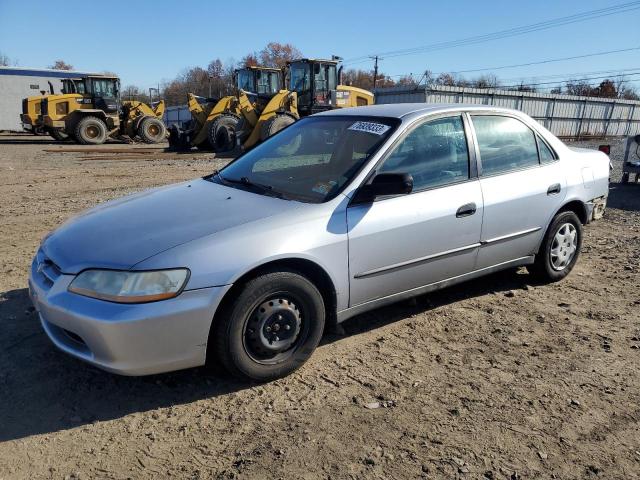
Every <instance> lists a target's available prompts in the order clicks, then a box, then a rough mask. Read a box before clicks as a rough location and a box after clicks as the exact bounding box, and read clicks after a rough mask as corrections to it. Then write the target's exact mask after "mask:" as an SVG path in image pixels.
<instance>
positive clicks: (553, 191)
mask: <svg viewBox="0 0 640 480" xmlns="http://www.w3.org/2000/svg"><path fill="white" fill-rule="evenodd" d="M558 193H560V184H559V183H554V184H553V185H551V186H550V187H549V188H547V195H556V194H558Z"/></svg>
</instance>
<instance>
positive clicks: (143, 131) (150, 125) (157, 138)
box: [136, 117, 167, 143]
mask: <svg viewBox="0 0 640 480" xmlns="http://www.w3.org/2000/svg"><path fill="white" fill-rule="evenodd" d="M136 133H137V134H138V136H139V137H140V139H141V140H142V141H143V142H144V143H160V142H164V141H165V139H166V138H167V128H166V127H165V126H164V123H163V122H162V120H160V119H159V118H155V117H145V118H143V119H142V121H141V122H140V125H139V126H138V130H137V132H136Z"/></svg>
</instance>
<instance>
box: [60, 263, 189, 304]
mask: <svg viewBox="0 0 640 480" xmlns="http://www.w3.org/2000/svg"><path fill="white" fill-rule="evenodd" d="M188 278H189V270H187V269H186V268H177V269H174V270H155V271H149V272H126V271H118V270H85V271H84V272H82V273H80V274H79V275H78V276H77V277H76V278H74V279H73V281H72V282H71V285H69V291H70V292H73V293H77V294H78V295H84V296H85V297H92V298H98V299H100V300H107V301H110V302H118V303H143V302H155V301H158V300H166V299H167V298H172V297H175V296H177V295H179V294H180V292H181V291H182V289H183V288H184V286H185V284H186V283H187V279H188Z"/></svg>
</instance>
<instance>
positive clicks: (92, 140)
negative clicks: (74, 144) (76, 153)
mask: <svg viewBox="0 0 640 480" xmlns="http://www.w3.org/2000/svg"><path fill="white" fill-rule="evenodd" d="M74 131H75V137H76V140H77V141H78V143H81V144H82V145H100V144H102V143H104V142H105V141H106V140H107V133H108V130H107V125H106V124H105V123H104V122H103V121H102V120H100V119H99V118H98V117H92V116H89V117H84V118H83V119H82V120H80V121H79V122H78V124H77V125H76V127H75V129H74Z"/></svg>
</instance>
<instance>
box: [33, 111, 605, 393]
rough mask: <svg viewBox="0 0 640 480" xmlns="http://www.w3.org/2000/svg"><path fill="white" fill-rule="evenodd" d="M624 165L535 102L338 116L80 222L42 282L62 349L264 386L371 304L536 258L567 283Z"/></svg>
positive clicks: (133, 366)
mask: <svg viewBox="0 0 640 480" xmlns="http://www.w3.org/2000/svg"><path fill="white" fill-rule="evenodd" d="M608 175H609V160H608V158H607V156H606V155H605V154H603V153H601V152H597V151H591V150H579V149H572V148H568V147H567V146H565V145H564V144H563V143H562V142H561V141H559V140H558V139H557V138H556V137H554V136H553V135H552V134H551V133H550V132H548V131H547V130H546V129H545V128H543V127H542V126H541V125H540V124H538V123H537V122H535V121H534V120H532V119H531V118H529V117H528V116H526V115H524V114H522V113H520V112H517V111H512V110H507V109H498V108H490V107H486V106H465V105H427V104H401V105H377V106H371V107H359V108H354V109H343V110H340V111H331V112H325V113H322V114H318V115H313V116H311V117H308V118H306V119H303V120H301V121H299V122H296V123H295V124H293V125H292V126H290V127H288V128H286V129H285V130H283V131H282V132H281V133H279V134H277V135H276V136H274V137H273V138H271V139H269V140H268V141H266V142H264V143H263V144H261V145H260V146H258V147H257V148H255V149H253V150H251V151H249V152H248V153H246V154H244V155H242V156H241V157H239V158H238V159H236V160H235V161H233V162H231V163H230V164H229V165H228V166H226V167H225V168H224V169H222V170H221V171H219V172H213V173H212V174H211V175H209V176H207V177H204V178H199V179H195V180H192V181H189V182H184V183H180V184H176V185H170V186H166V187H161V188H156V189H153V190H149V191H145V192H142V193H138V194H135V195H132V196H128V197H125V198H122V199H119V200H115V201H111V202H107V203H105V204H103V205H100V206H98V207H95V208H93V209H92V210H89V211H87V212H85V213H83V214H82V215H80V216H78V217H76V218H74V219H72V220H70V221H68V222H67V223H65V224H64V225H62V226H61V227H60V228H58V229H57V230H55V231H54V232H53V233H51V234H50V235H49V236H47V237H46V238H45V239H44V240H43V241H42V244H41V246H40V248H39V250H38V252H37V254H36V256H35V258H34V260H33V264H32V268H31V273H30V276H29V290H30V294H31V298H32V300H33V303H34V305H35V307H36V309H37V310H38V312H39V315H40V320H41V322H42V326H43V328H44V330H45V332H46V333H47V335H48V336H49V337H50V338H51V340H52V341H53V343H54V344H55V345H56V346H57V347H59V348H60V349H62V350H63V351H65V352H67V353H69V354H71V355H73V356H75V357H77V358H80V359H82V360H85V361H87V362H89V363H92V364H93V365H96V366H98V367H100V368H103V369H105V370H109V371H112V372H117V373H121V374H126V375H145V374H152V373H158V372H165V371H170V370H176V369H182V368H188V367H195V366H199V365H203V364H205V363H206V362H207V361H213V362H220V363H222V364H223V365H224V366H225V367H226V368H227V369H228V370H229V371H230V372H231V373H233V374H235V375H238V376H241V377H244V378H250V379H254V380H259V381H266V380H270V379H273V378H277V377H281V376H283V375H286V374H288V373H290V372H292V371H293V370H295V369H296V368H298V367H300V366H301V365H302V364H303V363H304V362H305V361H306V360H307V359H308V358H309V357H310V356H311V354H312V352H313V351H314V349H315V348H316V346H317V345H318V343H319V341H320V338H321V336H322V333H323V330H324V328H325V326H327V325H332V324H336V323H339V322H342V321H344V320H346V319H347V318H349V317H351V316H353V315H356V314H359V313H361V312H364V311H366V310H369V309H372V308H376V307H379V306H381V305H384V304H388V303H391V302H396V301H398V300H401V299H404V298H407V297H411V296H415V295H420V294H424V293H426V292H430V291H433V290H436V289H439V288H442V287H445V286H450V285H453V284H457V283H460V282H463V281H466V280H469V279H472V278H476V277H479V276H481V275H486V274H488V273H491V272H494V271H497V270H501V269H506V268H514V267H517V266H522V265H527V266H528V269H529V270H530V272H531V273H532V274H534V275H536V276H538V277H539V278H540V279H543V280H547V281H556V280H560V279H562V278H563V277H565V276H566V275H567V274H568V273H569V272H570V271H571V269H572V268H573V267H574V265H575V263H576V261H577V260H578V255H579V253H580V246H581V242H582V228H583V225H584V224H587V223H589V222H590V221H591V220H593V219H595V218H598V217H600V216H601V215H602V214H603V212H604V208H605V205H606V198H607V193H608Z"/></svg>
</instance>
